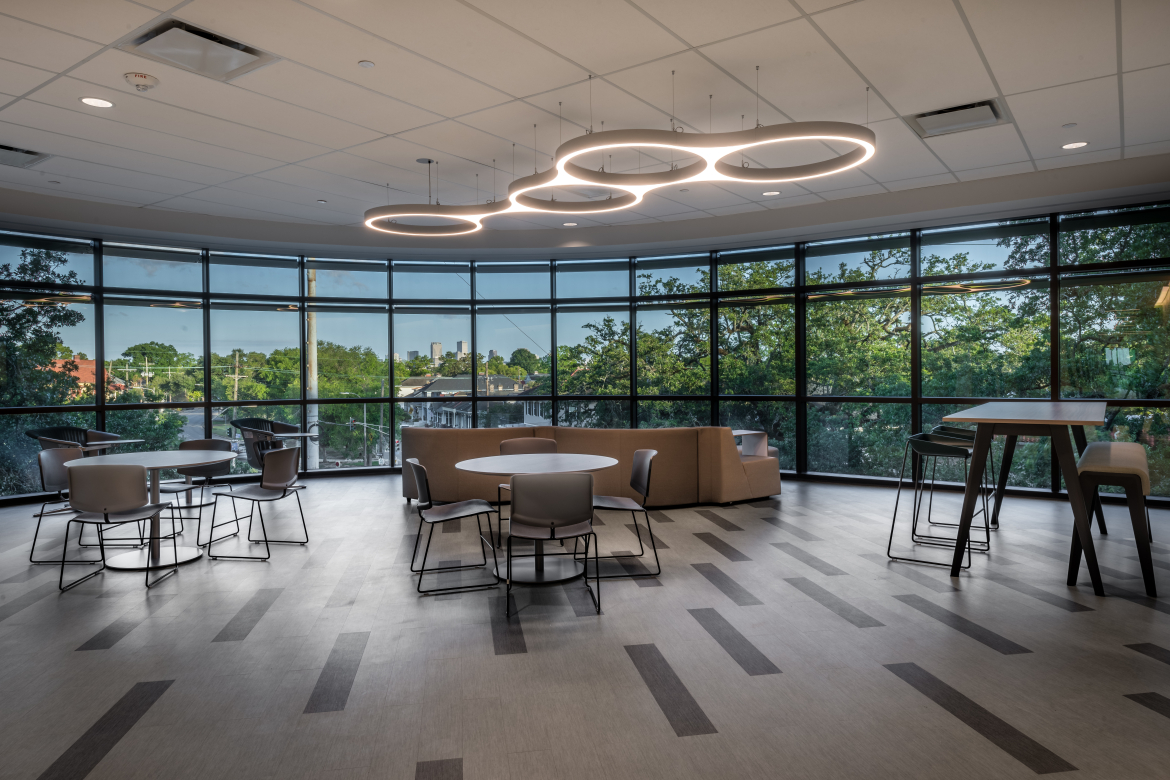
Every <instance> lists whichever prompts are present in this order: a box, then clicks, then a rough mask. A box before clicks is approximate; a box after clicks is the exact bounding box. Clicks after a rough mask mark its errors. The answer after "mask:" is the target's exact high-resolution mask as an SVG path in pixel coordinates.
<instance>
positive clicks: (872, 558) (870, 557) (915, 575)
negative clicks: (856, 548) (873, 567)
mask: <svg viewBox="0 0 1170 780" xmlns="http://www.w3.org/2000/svg"><path fill="white" fill-rule="evenodd" d="M860 557H862V558H865V559H866V560H867V561H869V562H871V563H876V564H877V565H878V566H881V567H882V568H884V569H886V570H887V571H891V572H893V573H894V574H897V575H899V576H901V577H905V578H906V579H908V580H910V581H911V582H917V583H918V584H919V585H921V586H923V587H924V588H930V589H931V590H933V591H934V592H935V593H955V592H956V591H958V590H959V589H958V588H956V587H955V586H954V585H951V584H950V583H949V582H943V581H942V580H936V579H935V578H934V577H931V576H930V575H929V574H924V573H923V572H920V571H918V569H917V568H915V567H914V566H913V565H910V564H904V563H903V564H897V563H895V562H894V561H891V560H890V559H889V558H887V557H886V556H884V555H879V554H877V553H861V555H860Z"/></svg>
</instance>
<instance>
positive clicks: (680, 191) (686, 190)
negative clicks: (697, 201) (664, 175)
mask: <svg viewBox="0 0 1170 780" xmlns="http://www.w3.org/2000/svg"><path fill="white" fill-rule="evenodd" d="M679 192H690V190H679Z"/></svg>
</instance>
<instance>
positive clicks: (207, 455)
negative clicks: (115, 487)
mask: <svg viewBox="0 0 1170 780" xmlns="http://www.w3.org/2000/svg"><path fill="white" fill-rule="evenodd" d="M235 457H236V453H234V452H224V451H223V450H169V451H167V452H119V453H118V454H116V455H94V456H93V457H90V458H79V459H77V460H71V461H68V462H66V464H65V467H66V468H78V467H83V466H145V467H146V468H148V469H181V468H186V467H188V466H206V465H208V464H211V463H223V462H224V461H225V460H234V459H235Z"/></svg>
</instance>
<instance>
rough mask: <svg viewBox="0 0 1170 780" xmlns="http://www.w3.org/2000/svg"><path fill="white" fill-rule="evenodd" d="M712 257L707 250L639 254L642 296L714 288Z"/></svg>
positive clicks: (639, 284)
mask: <svg viewBox="0 0 1170 780" xmlns="http://www.w3.org/2000/svg"><path fill="white" fill-rule="evenodd" d="M710 263H711V258H710V256H709V255H708V254H707V253H706V252H704V253H703V254H696V255H670V256H667V257H639V258H638V259H637V268H636V274H637V289H638V295H682V294H685V293H702V292H708V291H710V289H711V279H710V277H711V265H710Z"/></svg>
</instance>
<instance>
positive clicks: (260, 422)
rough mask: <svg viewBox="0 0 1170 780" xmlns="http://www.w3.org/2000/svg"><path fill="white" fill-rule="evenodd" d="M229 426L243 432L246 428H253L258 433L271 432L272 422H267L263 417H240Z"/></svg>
mask: <svg viewBox="0 0 1170 780" xmlns="http://www.w3.org/2000/svg"><path fill="white" fill-rule="evenodd" d="M229 424H230V425H231V426H232V427H233V428H239V429H240V430H243V429H245V428H253V429H255V430H257V431H271V430H272V421H271V420H265V419H264V418H263V417H240V418H238V419H236V420H231V421H230V422H229Z"/></svg>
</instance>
